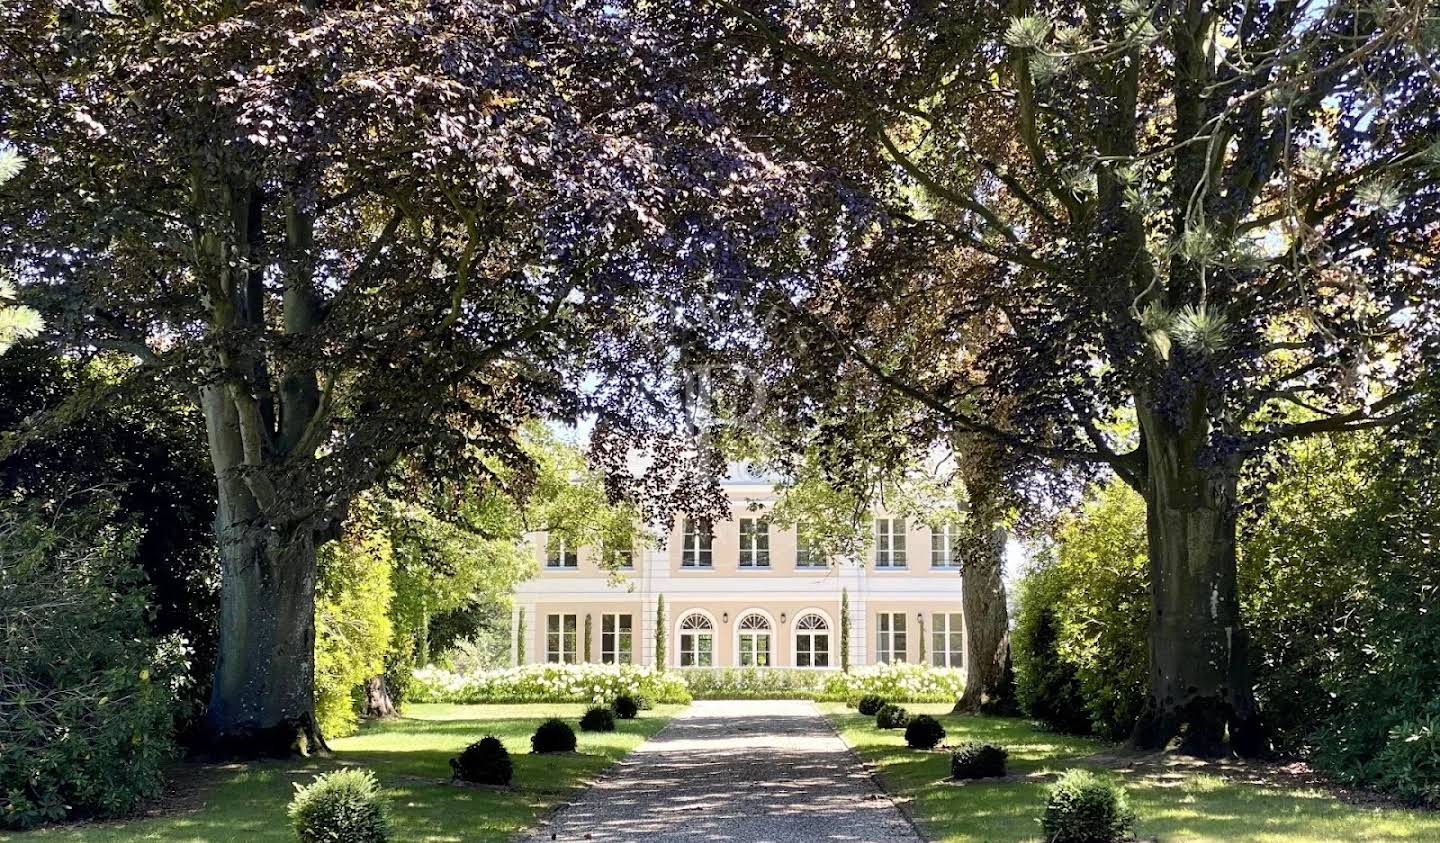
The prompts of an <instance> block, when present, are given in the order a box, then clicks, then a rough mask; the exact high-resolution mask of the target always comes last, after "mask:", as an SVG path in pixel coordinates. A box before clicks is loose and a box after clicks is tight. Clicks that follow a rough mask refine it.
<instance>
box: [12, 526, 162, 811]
mask: <svg viewBox="0 0 1440 843" xmlns="http://www.w3.org/2000/svg"><path fill="white" fill-rule="evenodd" d="M60 506H61V508H59V509H49V508H46V509H41V508H39V507H34V508H30V507H23V508H22V507H18V506H15V505H10V504H0V617H3V618H4V622H3V623H0V700H4V701H5V704H4V706H3V707H0V715H3V716H0V828H4V827H12V828H28V827H30V826H34V825H39V824H41V823H44V822H51V821H58V820H64V819H73V818H79V817H112V816H119V815H123V814H126V813H129V812H131V811H133V810H135V808H136V807H137V806H138V805H139V804H140V803H141V802H142V801H143V800H145V799H147V798H150V797H153V796H156V795H158V794H159V793H160V790H161V786H162V784H163V782H164V776H163V769H164V766H165V764H166V763H167V762H168V761H169V760H170V758H172V757H173V756H174V754H175V742H174V729H175V718H176V716H177V714H178V713H179V704H178V702H177V700H178V698H179V692H180V691H181V689H182V688H183V687H184V684H185V681H186V680H185V668H186V662H185V659H186V656H187V652H186V649H185V647H184V646H183V644H182V643H181V642H180V641H179V640H178V639H175V638H169V639H158V638H155V637H153V636H152V635H151V634H150V633H149V631H148V630H147V628H146V624H145V618H146V615H147V613H148V611H149V607H148V606H147V602H148V598H149V593H148V590H147V588H146V585H145V581H144V577H143V575H142V573H141V572H140V569H139V568H138V567H136V566H135V565H134V564H133V563H132V562H131V561H130V560H131V558H132V554H133V550H134V542H135V538H136V536H135V531H133V530H130V529H127V528H126V527H125V526H124V525H123V524H122V523H121V522H119V521H118V517H117V513H116V512H115V510H114V508H113V506H111V505H110V504H109V503H108V501H107V500H105V499H103V498H102V499H100V500H98V501H97V500H91V501H86V502H84V503H80V504H76V503H75V502H74V501H71V500H67V501H63V502H62V504H61V505H60Z"/></svg>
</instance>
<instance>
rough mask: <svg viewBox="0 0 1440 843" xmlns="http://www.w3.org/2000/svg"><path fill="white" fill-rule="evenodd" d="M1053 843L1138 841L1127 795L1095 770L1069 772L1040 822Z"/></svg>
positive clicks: (1053, 790) (1053, 789)
mask: <svg viewBox="0 0 1440 843" xmlns="http://www.w3.org/2000/svg"><path fill="white" fill-rule="evenodd" d="M1040 825H1041V827H1042V828H1044V830H1045V839H1046V840H1047V841H1049V843H1115V841H1121V840H1133V839H1135V812H1134V811H1131V810H1130V806H1129V805H1128V804H1126V801H1125V792H1124V791H1123V790H1122V789H1121V788H1120V787H1119V785H1117V784H1115V782H1114V781H1112V780H1111V779H1110V778H1109V777H1108V776H1103V775H1100V774H1098V773H1096V772H1094V771H1093V770H1066V771H1065V772H1064V773H1062V774H1061V776H1060V778H1059V780H1058V781H1056V782H1055V784H1054V785H1053V786H1051V788H1050V798H1049V799H1048V800H1047V801H1046V802H1045V814H1044V815H1043V816H1042V817H1041V818H1040Z"/></svg>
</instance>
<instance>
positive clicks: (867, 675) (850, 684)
mask: <svg viewBox="0 0 1440 843" xmlns="http://www.w3.org/2000/svg"><path fill="white" fill-rule="evenodd" d="M963 690H965V673H964V671H961V670H957V669H955V668H948V667H931V666H930V665H927V664H906V663H904V662H901V663H898V664H877V665H875V666H874V667H867V668H862V669H860V670H855V671H851V672H850V673H837V674H831V675H830V676H829V677H828V678H827V681H826V682H825V687H824V689H823V690H822V691H821V698H822V699H827V700H851V699H858V698H859V697H863V696H865V695H866V694H875V695H877V696H880V697H882V698H884V699H885V701H886V702H912V703H914V702H950V701H953V700H955V699H957V698H958V697H959V696H960V692H961V691H963Z"/></svg>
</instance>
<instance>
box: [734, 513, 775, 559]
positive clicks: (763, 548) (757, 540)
mask: <svg viewBox="0 0 1440 843" xmlns="http://www.w3.org/2000/svg"><path fill="white" fill-rule="evenodd" d="M740 567H742V568H768V567H770V522H768V521H766V520H765V519H763V518H741V519H740Z"/></svg>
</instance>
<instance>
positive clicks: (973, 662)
mask: <svg viewBox="0 0 1440 843" xmlns="http://www.w3.org/2000/svg"><path fill="white" fill-rule="evenodd" d="M978 515H979V514H978V513H976V512H975V511H973V510H972V512H971V522H972V523H973V526H971V524H967V525H966V526H963V527H962V528H961V535H962V542H961V547H962V548H964V551H965V556H964V557H963V559H964V562H963V569H962V576H963V581H962V582H961V585H960V601H961V606H962V608H963V609H964V613H965V614H964V619H965V690H964V691H963V692H962V693H961V696H960V699H959V700H957V701H956V703H955V711H956V712H957V713H961V712H971V713H974V712H979V713H983V714H1013V713H1015V711H1016V703H1015V677H1014V673H1013V671H1012V670H1011V666H1010V613H1009V609H1008V608H1007V607H1006V605H1005V582H1004V579H1003V578H1002V576H1001V572H1002V571H1003V570H1004V559H1005V556H1004V554H1005V538H1004V537H1005V531H1004V530H1001V529H998V528H996V527H995V526H994V524H993V522H991V521H990V520H989V519H988V518H980V517H977V516H978ZM966 539H968V540H966Z"/></svg>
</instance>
